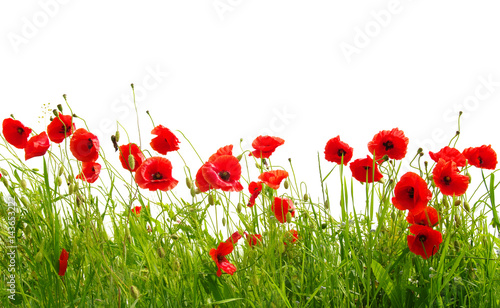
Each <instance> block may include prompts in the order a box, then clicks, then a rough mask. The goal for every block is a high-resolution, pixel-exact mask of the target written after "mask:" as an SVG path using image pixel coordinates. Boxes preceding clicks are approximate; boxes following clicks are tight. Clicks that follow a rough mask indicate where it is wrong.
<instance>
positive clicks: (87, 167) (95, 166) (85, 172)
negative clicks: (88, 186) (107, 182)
mask: <svg viewBox="0 0 500 308" xmlns="http://www.w3.org/2000/svg"><path fill="white" fill-rule="evenodd" d="M100 173H101V164H99V163H96V162H93V161H91V162H83V163H82V172H81V173H80V174H79V175H77V176H76V178H77V179H80V180H82V181H86V182H87V183H94V182H95V181H97V179H98V178H99V174H100Z"/></svg>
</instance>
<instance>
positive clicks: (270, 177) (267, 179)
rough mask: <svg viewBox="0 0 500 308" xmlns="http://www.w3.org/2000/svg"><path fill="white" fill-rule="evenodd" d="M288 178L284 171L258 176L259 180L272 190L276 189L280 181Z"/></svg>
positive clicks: (274, 171) (273, 171) (269, 172)
mask: <svg viewBox="0 0 500 308" xmlns="http://www.w3.org/2000/svg"><path fill="white" fill-rule="evenodd" d="M287 177H288V172H286V171H284V170H272V171H268V172H264V173H262V174H261V175H259V180H262V182H264V183H265V184H266V185H267V186H269V187H271V188H272V189H278V188H279V187H280V183H281V181H283V179H285V178H287Z"/></svg>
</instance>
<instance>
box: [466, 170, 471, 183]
mask: <svg viewBox="0 0 500 308" xmlns="http://www.w3.org/2000/svg"><path fill="white" fill-rule="evenodd" d="M465 175H466V176H467V177H468V178H469V183H470V182H471V181H472V177H471V176H470V173H469V172H467V173H466V174H465Z"/></svg>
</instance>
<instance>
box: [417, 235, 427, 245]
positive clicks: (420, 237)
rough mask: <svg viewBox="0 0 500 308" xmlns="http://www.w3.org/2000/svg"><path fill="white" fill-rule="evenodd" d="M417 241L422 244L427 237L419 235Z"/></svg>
mask: <svg viewBox="0 0 500 308" xmlns="http://www.w3.org/2000/svg"><path fill="white" fill-rule="evenodd" d="M418 239H419V241H421V242H422V243H423V242H425V241H426V240H427V237H426V236H425V235H419V236H418Z"/></svg>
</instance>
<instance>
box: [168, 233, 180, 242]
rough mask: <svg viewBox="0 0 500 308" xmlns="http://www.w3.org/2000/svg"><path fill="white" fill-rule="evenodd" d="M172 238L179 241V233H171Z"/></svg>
mask: <svg viewBox="0 0 500 308" xmlns="http://www.w3.org/2000/svg"><path fill="white" fill-rule="evenodd" d="M170 238H171V239H173V240H174V241H177V240H178V239H179V236H178V235H177V234H171V235H170Z"/></svg>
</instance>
